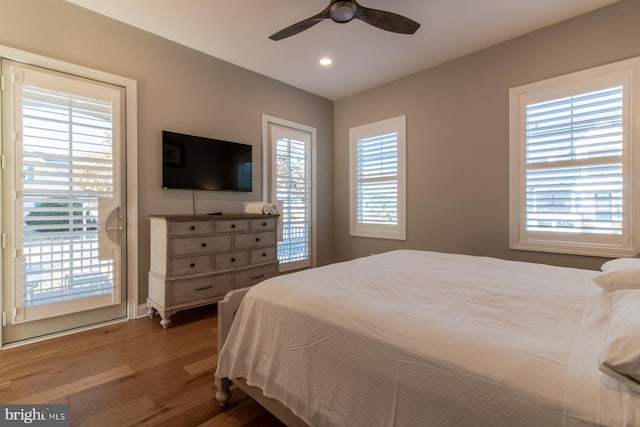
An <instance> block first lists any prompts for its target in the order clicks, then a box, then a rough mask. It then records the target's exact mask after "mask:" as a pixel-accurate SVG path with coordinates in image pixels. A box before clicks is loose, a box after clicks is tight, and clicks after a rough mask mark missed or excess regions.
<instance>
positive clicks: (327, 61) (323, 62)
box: [320, 58, 333, 67]
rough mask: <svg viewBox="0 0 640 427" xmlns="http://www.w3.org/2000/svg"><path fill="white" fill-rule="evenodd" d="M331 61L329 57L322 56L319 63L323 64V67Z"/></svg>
mask: <svg viewBox="0 0 640 427" xmlns="http://www.w3.org/2000/svg"><path fill="white" fill-rule="evenodd" d="M331 63H333V61H332V60H331V58H322V59H321V60H320V65H324V66H325V67H328V66H329V65H331Z"/></svg>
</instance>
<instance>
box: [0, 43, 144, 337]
mask: <svg viewBox="0 0 640 427" xmlns="http://www.w3.org/2000/svg"><path fill="white" fill-rule="evenodd" d="M0 57H2V58H6V59H10V60H13V61H16V62H22V63H24V64H28V65H34V66H38V67H43V68H49V69H51V70H55V71H60V72H63V73H69V74H75V75H81V76H83V77H87V78H91V79H95V80H98V81H103V82H105V83H110V84H113V85H116V86H121V87H123V88H124V89H125V108H126V135H127V141H126V150H127V165H126V174H127V319H135V318H136V317H137V315H138V175H137V166H138V116H137V111H138V88H137V82H136V81H135V80H132V79H129V78H126V77H121V76H116V75H114V74H110V73H105V72H103V71H99V70H94V69H92V68H87V67H83V66H80V65H75V64H71V63H68V62H64V61H59V60H57V59H53V58H48V57H46V56H42V55H37V54H34V53H30V52H25V51H22V50H19V49H14V48H11V47H7V46H3V45H0ZM0 219H1V218H0ZM1 283H2V277H1V275H0V284H1ZM0 289H2V286H0ZM2 294H3V293H2V292H0V307H4V305H3V301H2V298H3V295H2ZM1 347H2V328H0V348H1Z"/></svg>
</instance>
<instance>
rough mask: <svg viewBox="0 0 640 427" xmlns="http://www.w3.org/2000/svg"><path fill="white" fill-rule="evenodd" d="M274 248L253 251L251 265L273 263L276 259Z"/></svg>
mask: <svg viewBox="0 0 640 427" xmlns="http://www.w3.org/2000/svg"><path fill="white" fill-rule="evenodd" d="M276 252H277V251H276V248H274V247H273V246H269V247H266V248H260V249H253V250H252V251H251V264H259V263H261V262H267V261H274V260H275V259H276V255H277V254H276Z"/></svg>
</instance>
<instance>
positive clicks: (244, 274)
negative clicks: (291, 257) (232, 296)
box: [233, 263, 277, 289]
mask: <svg viewBox="0 0 640 427" xmlns="http://www.w3.org/2000/svg"><path fill="white" fill-rule="evenodd" d="M276 268H277V264H276V263H273V264H269V265H264V266H261V267H254V268H248V269H246V270H241V271H236V272H235V273H234V275H235V276H234V281H233V287H234V288H235V289H238V288H244V287H245V286H252V285H255V284H256V283H260V282H262V281H263V280H266V279H268V278H269V277H273V276H275V275H276Z"/></svg>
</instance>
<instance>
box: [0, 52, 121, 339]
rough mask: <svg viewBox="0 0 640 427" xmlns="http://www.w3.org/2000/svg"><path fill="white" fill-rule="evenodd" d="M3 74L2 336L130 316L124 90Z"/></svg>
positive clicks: (47, 74)
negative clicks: (127, 295) (126, 293)
mask: <svg viewBox="0 0 640 427" xmlns="http://www.w3.org/2000/svg"><path fill="white" fill-rule="evenodd" d="M2 74H3V77H4V80H5V82H7V81H9V82H10V84H9V85H7V88H6V90H5V91H4V92H3V99H2V101H3V102H2V106H3V129H4V132H3V157H4V159H5V163H6V165H5V166H6V167H5V170H4V173H3V193H2V199H3V231H4V232H3V237H4V239H5V243H6V245H5V246H6V247H5V252H4V259H3V261H4V266H3V270H4V277H3V279H4V280H3V288H4V291H3V296H4V298H3V326H4V328H3V344H6V343H11V342H16V341H20V340H25V339H30V338H34V337H38V336H42V335H48V334H53V333H57V332H61V331H65V330H69V329H75V328H79V327H83V326H88V325H92V324H96V323H102V322H105V321H108V320H114V319H118V318H123V317H125V316H126V295H125V289H126V287H125V286H124V285H125V279H124V278H125V277H126V265H125V260H126V254H125V251H126V244H125V241H124V240H125V236H126V233H125V225H126V218H125V212H126V207H125V201H126V197H125V196H126V195H125V191H124V189H125V188H126V187H125V179H124V177H125V175H124V169H125V168H124V166H125V159H124V153H125V150H124V149H123V141H124V138H123V135H124V130H123V128H124V111H123V110H124V107H123V105H124V89H123V88H120V87H117V86H113V85H108V84H104V83H100V82H96V81H92V80H87V79H82V78H79V77H77V76H71V75H66V74H62V73H56V72H53V71H50V70H46V69H42V68H38V67H32V66H28V65H24V64H20V63H16V62H12V61H8V60H3V62H2Z"/></svg>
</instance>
